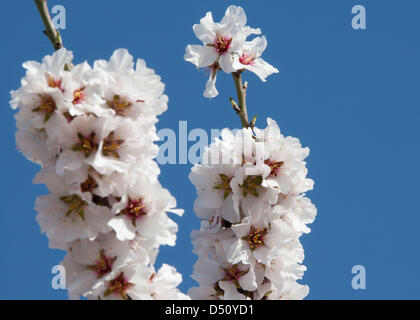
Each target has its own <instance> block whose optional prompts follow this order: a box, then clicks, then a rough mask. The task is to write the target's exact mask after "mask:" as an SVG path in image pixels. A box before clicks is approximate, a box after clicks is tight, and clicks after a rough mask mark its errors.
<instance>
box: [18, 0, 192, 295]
mask: <svg viewBox="0 0 420 320" xmlns="http://www.w3.org/2000/svg"><path fill="white" fill-rule="evenodd" d="M37 4H39V5H41V4H42V5H43V7H42V8H43V10H42V12H43V13H45V10H44V9H45V8H46V3H45V1H37ZM44 6H45V7H44ZM40 11H41V10H40ZM41 14H42V13H41ZM45 14H46V13H45ZM49 33H51V31H48V27H47V34H49ZM56 36H57V37H58V33H57V34H56ZM60 41H61V40H60ZM60 43H61V42H60ZM55 48H56V49H58V47H55ZM72 60H73V54H72V52H71V51H68V50H66V49H65V48H61V49H58V50H57V51H55V52H54V54H53V55H47V56H46V57H45V58H44V59H43V61H42V63H39V62H35V61H28V62H25V63H24V64H23V67H24V68H25V69H26V75H25V77H24V78H23V79H22V81H21V87H20V88H19V89H18V90H16V91H12V92H11V95H12V100H11V107H12V108H13V109H19V111H18V113H17V114H16V116H15V118H16V123H17V128H18V131H17V133H16V142H17V145H18V147H19V149H20V150H21V152H22V153H23V154H24V155H25V156H26V157H27V158H28V159H30V160H31V161H33V162H36V163H38V164H40V165H41V167H42V169H41V171H40V172H39V173H38V174H37V175H36V178H35V182H36V183H43V184H45V185H46V186H47V188H48V190H49V191H50V193H49V194H47V195H44V196H40V197H38V199H37V200H36V206H35V209H36V211H37V212H38V213H37V216H36V219H37V221H38V223H39V225H40V227H41V230H42V232H43V233H45V234H46V235H47V237H48V239H49V246H50V247H51V248H55V249H62V250H66V251H67V255H66V257H65V258H64V261H63V262H62V265H63V266H64V267H65V269H66V285H67V289H68V293H69V297H70V298H79V297H80V296H84V297H87V298H89V299H187V298H188V297H187V296H185V295H184V294H182V293H181V292H180V291H179V290H178V289H177V288H176V287H177V286H178V284H179V283H180V282H181V281H182V277H181V275H180V274H179V273H177V272H176V270H175V268H173V267H171V266H169V265H166V264H164V265H163V266H162V267H161V269H160V270H159V271H155V269H154V262H155V259H156V256H157V254H158V250H159V247H160V245H171V246H173V245H174V244H175V240H176V232H177V229H178V226H177V224H176V223H175V222H173V221H172V220H171V219H170V218H169V217H168V215H167V213H168V212H173V213H176V214H179V215H181V214H182V213H183V211H182V210H180V209H176V200H175V198H174V197H172V195H171V194H170V193H169V191H168V190H166V189H164V188H163V187H162V186H161V185H160V183H159V181H158V176H159V173H160V171H159V168H158V166H157V164H156V162H155V161H154V157H155V156H156V154H157V152H158V147H157V145H156V144H155V143H154V142H155V141H156V140H158V137H157V134H156V127H155V124H156V122H157V121H158V119H157V116H158V115H160V114H162V113H163V112H164V111H165V110H166V109H167V102H168V97H167V96H166V95H165V94H164V93H163V92H164V87H165V86H164V84H163V83H162V82H161V80H160V77H159V76H158V75H156V74H155V72H154V71H153V70H152V69H150V68H148V67H147V66H146V63H145V62H144V61H143V60H141V59H138V60H137V61H136V63H135V62H134V61H133V57H132V56H131V55H130V54H129V53H128V51H127V50H125V49H118V50H116V51H115V52H114V53H113V55H112V56H111V58H110V60H109V61H106V60H97V61H95V62H94V64H93V67H92V66H90V65H89V64H88V63H87V62H82V63H80V64H76V65H74V66H73V67H72V68H71V69H70V68H68V66H69V65H72Z"/></svg>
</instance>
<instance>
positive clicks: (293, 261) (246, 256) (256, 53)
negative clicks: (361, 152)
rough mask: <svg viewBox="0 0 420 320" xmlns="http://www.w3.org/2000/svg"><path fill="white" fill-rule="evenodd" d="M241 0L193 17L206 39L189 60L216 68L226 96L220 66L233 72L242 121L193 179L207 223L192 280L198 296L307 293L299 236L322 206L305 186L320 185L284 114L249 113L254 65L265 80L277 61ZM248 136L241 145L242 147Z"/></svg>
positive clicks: (212, 92)
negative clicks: (282, 125) (260, 123)
mask: <svg viewBox="0 0 420 320" xmlns="http://www.w3.org/2000/svg"><path fill="white" fill-rule="evenodd" d="M246 22H247V19H246V15H245V12H244V10H243V9H242V8H241V7H235V6H230V7H229V8H228V9H227V10H226V13H225V16H224V17H223V18H222V20H221V21H220V22H214V21H213V17H212V14H211V12H208V13H207V14H206V15H205V17H203V18H202V19H201V20H200V23H199V24H196V25H194V27H193V30H194V33H195V35H196V36H197V38H198V39H199V40H200V41H201V42H202V43H203V44H202V45H188V46H187V47H186V53H185V56H184V58H185V60H186V61H189V62H191V63H193V64H194V65H195V66H196V67H198V68H208V69H210V78H209V79H208V81H207V83H206V88H205V91H204V97H208V98H213V97H215V96H217V94H218V91H217V89H216V85H215V84H216V76H217V74H218V72H219V71H223V72H225V73H228V74H232V77H233V80H234V84H235V89H236V93H237V99H238V100H237V102H236V101H235V100H234V99H232V98H230V102H231V104H232V106H233V108H234V110H235V111H236V113H237V114H238V115H239V117H240V120H241V124H242V127H243V129H242V130H238V131H236V132H233V131H231V130H229V129H225V130H224V131H222V134H221V139H216V141H215V142H214V143H212V144H210V146H209V147H208V148H207V150H206V151H205V152H204V154H203V162H204V163H203V164H198V165H195V166H194V167H193V168H192V171H191V174H190V180H191V182H192V183H193V184H194V185H195V187H196V190H197V194H198V197H197V199H196V200H195V203H194V209H195V213H196V214H197V216H198V217H199V218H201V219H202V224H201V229H200V230H197V231H193V233H192V238H193V244H194V248H195V249H194V250H195V253H196V254H197V255H198V261H197V263H196V264H195V267H194V274H193V278H194V279H195V280H196V281H197V282H198V284H199V286H198V287H194V288H191V289H190V290H189V295H190V296H191V297H192V298H193V299H235V300H236V299H238V300H239V299H258V300H259V299H272V300H277V299H303V298H304V297H305V296H306V295H307V294H308V292H309V288H308V286H305V285H302V284H300V283H298V282H297V280H299V279H301V278H302V276H303V273H304V271H305V269H306V268H305V266H303V265H302V264H301V263H302V261H303V258H304V252H303V248H302V245H301V243H300V241H299V237H300V236H301V235H302V234H303V233H308V232H310V229H309V228H308V227H307V224H309V223H311V222H313V220H314V218H315V215H316V208H315V206H314V205H313V204H312V203H311V201H310V200H309V198H307V197H306V196H305V192H307V191H309V190H311V189H312V187H313V181H312V180H311V179H308V178H306V173H307V169H306V167H305V162H304V159H305V158H306V157H307V156H308V154H309V149H308V148H302V147H301V145H300V143H299V140H298V139H296V138H292V137H284V136H283V135H282V134H281V133H280V129H279V127H278V126H277V124H276V122H275V121H274V120H272V119H267V124H268V126H267V127H266V128H265V129H259V128H257V127H255V121H256V117H253V119H252V120H251V121H249V118H248V114H247V105H246V91H247V88H248V84H247V82H245V83H244V84H243V83H242V75H243V74H244V72H245V71H247V70H248V71H252V72H254V73H255V74H256V75H257V76H258V77H259V78H260V79H261V80H262V81H266V78H267V77H268V76H269V75H271V74H272V73H276V72H278V70H277V69H276V68H274V67H273V66H271V65H270V64H268V63H267V62H265V61H264V60H263V59H262V58H261V55H262V53H263V51H264V50H265V48H266V46H267V40H266V38H265V37H264V36H262V37H255V38H253V39H252V40H250V41H248V40H247V38H248V37H249V36H251V35H258V34H260V33H261V31H260V29H255V28H251V27H249V26H246ZM238 146H239V147H238Z"/></svg>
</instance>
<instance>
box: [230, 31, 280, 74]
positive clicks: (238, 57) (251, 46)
mask: <svg viewBox="0 0 420 320" xmlns="http://www.w3.org/2000/svg"><path fill="white" fill-rule="evenodd" d="M266 47H267V39H266V38H265V37H264V36H262V37H256V38H254V39H252V40H251V41H246V42H245V43H244V44H243V45H242V47H241V49H240V50H239V51H238V52H237V54H235V55H234V61H233V63H232V66H233V68H234V69H236V70H241V69H247V70H249V71H252V72H254V73H255V74H256V75H257V76H258V77H259V78H260V79H261V80H262V81H264V82H265V81H266V78H267V77H268V76H269V75H271V74H273V73H277V72H279V71H278V70H277V69H276V68H274V67H273V66H272V65H271V64H269V63H267V62H265V61H264V60H263V59H261V55H262V53H263V52H264V50H265V48H266Z"/></svg>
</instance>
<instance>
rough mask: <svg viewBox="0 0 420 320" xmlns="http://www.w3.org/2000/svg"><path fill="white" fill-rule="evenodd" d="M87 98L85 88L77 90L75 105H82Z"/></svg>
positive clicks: (75, 92)
mask: <svg viewBox="0 0 420 320" xmlns="http://www.w3.org/2000/svg"><path fill="white" fill-rule="evenodd" d="M85 97H86V95H85V87H82V88H80V89H77V90H75V91H74V93H73V104H79V103H81V102H82V101H83V100H85Z"/></svg>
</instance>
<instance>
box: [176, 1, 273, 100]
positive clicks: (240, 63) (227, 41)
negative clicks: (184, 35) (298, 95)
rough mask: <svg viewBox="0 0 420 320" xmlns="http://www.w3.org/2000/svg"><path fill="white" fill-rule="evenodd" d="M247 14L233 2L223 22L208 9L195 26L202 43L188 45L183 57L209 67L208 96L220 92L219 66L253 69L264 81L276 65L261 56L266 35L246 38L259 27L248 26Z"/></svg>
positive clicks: (202, 66) (257, 31)
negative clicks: (218, 20) (218, 85)
mask: <svg viewBox="0 0 420 320" xmlns="http://www.w3.org/2000/svg"><path fill="white" fill-rule="evenodd" d="M246 20H247V19H246V15H245V12H244V10H243V9H242V8H241V7H236V6H230V7H229V8H227V10H226V13H225V16H224V17H223V18H222V20H221V21H220V22H217V23H216V22H214V21H213V17H212V13H211V12H207V14H206V15H205V17H203V18H202V19H201V20H200V23H199V24H195V25H194V26H193V30H194V33H195V35H196V36H197V38H198V39H200V40H201V42H202V43H203V45H188V46H187V47H186V49H185V51H186V52H185V55H184V59H185V60H186V61H189V62H191V63H193V64H194V65H195V66H196V67H197V68H207V69H209V70H210V78H209V80H208V81H207V83H206V89H205V91H204V93H203V95H204V97H206V98H213V97H215V96H217V95H218V91H217V89H216V76H217V72H218V71H219V70H222V71H224V72H226V73H232V72H236V71H239V70H243V69H246V70H250V71H252V72H254V73H255V74H256V75H257V76H258V77H259V78H260V79H261V80H262V81H266V80H265V79H266V78H267V77H268V76H269V75H270V74H272V73H276V72H278V70H277V69H276V68H274V67H273V66H272V65H270V64H268V63H267V62H265V61H264V60H263V59H261V55H262V53H263V52H264V50H265V48H266V46H267V40H266V38H265V37H264V36H261V37H255V38H254V39H252V40H251V41H246V39H247V37H248V36H250V35H258V34H260V33H261V30H260V29H254V28H251V27H249V26H246Z"/></svg>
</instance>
